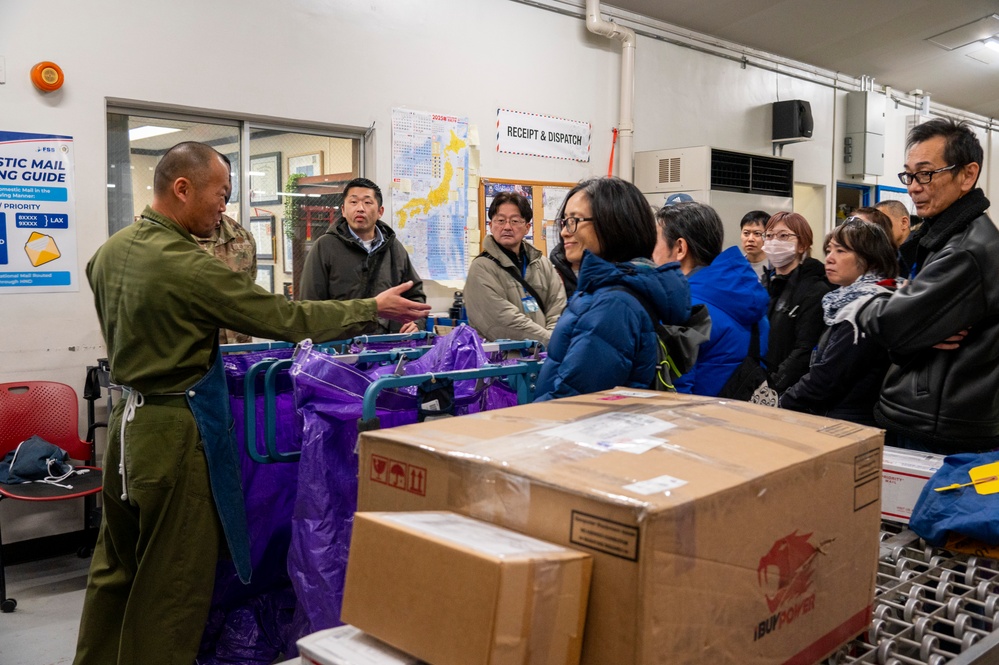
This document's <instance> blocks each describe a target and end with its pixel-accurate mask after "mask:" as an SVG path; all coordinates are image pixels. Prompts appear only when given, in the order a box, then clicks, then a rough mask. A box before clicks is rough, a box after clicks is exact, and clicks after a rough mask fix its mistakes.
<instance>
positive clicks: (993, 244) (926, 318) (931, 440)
mask: <svg viewBox="0 0 999 665" xmlns="http://www.w3.org/2000/svg"><path fill="white" fill-rule="evenodd" d="M988 207H989V202H988V199H986V198H985V195H984V194H983V193H982V191H981V190H980V189H976V190H973V191H972V192H970V193H969V194H967V195H965V196H964V197H962V198H960V199H958V200H957V201H955V202H954V204H952V205H951V207H950V208H948V209H947V210H945V211H944V212H943V213H941V214H940V215H938V216H937V217H936V218H932V219H927V220H925V222H924V224H923V226H924V229H921V233H920V234H919V235H915V234H914V237H911V238H910V239H909V241H907V242H906V243H905V245H903V250H911V249H912V247H911V246H910V247H906V245H909V244H910V243H917V244H918V245H917V251H916V252H915V253H914V256H915V258H916V270H917V272H916V276H915V278H914V279H913V280H912V282H911V283H910V284H908V285H906V286H904V287H902V288H900V289H899V290H898V292H896V293H895V295H893V296H892V297H891V298H877V299H874V300H872V301H871V302H870V303H868V305H867V306H866V307H865V308H864V309H863V310H861V312H860V315H859V316H858V322H859V323H860V326H861V328H862V329H863V330H865V331H867V332H868V333H869V334H870V335H871V337H873V338H874V339H875V340H877V341H879V342H880V343H881V344H883V345H884V346H886V347H887V348H888V350H889V352H890V353H891V359H892V363H893V364H892V366H891V367H890V368H889V370H888V374H887V376H886V377H885V382H884V386H883V389H882V392H881V399H880V401H879V402H878V405H877V407H876V408H875V417H876V418H877V420H878V422H879V423H881V425H882V426H884V427H885V428H886V429H890V430H893V431H895V432H897V433H899V434H901V435H903V436H907V437H910V438H913V439H916V440H919V441H922V442H924V443H926V444H927V445H929V446H930V447H931V448H933V449H935V450H936V451H937V452H941V453H954V452H962V451H963V452H973V451H980V450H985V449H989V448H994V447H996V446H997V445H999V390H997V387H999V231H997V230H996V227H995V226H994V225H993V223H992V220H990V219H989V217H988V215H985V214H984V211H985V210H987V209H988ZM962 330H967V331H968V336H967V337H965V338H964V340H963V341H962V342H961V344H960V348H958V349H956V350H953V351H947V350H939V349H934V348H933V345H934V344H938V343H939V342H941V341H943V340H945V339H947V338H948V337H950V336H952V335H954V334H956V333H958V332H960V331H962Z"/></svg>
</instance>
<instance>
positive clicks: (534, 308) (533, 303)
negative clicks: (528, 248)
mask: <svg viewBox="0 0 999 665" xmlns="http://www.w3.org/2000/svg"><path fill="white" fill-rule="evenodd" d="M520 277H521V280H522V281H521V285H522V289H523V291H522V292H523V293H524V296H523V297H522V298H521V299H520V302H521V303H522V305H523V307H524V311H525V312H526V313H528V314H533V313H534V312H538V311H540V310H541V307H540V306H539V305H538V301H537V299H536V298H535V297H534V296H533V295H531V294H529V293H527V289H524V288H523V285H526V284H527V256H524V257H523V258H522V259H521V261H520Z"/></svg>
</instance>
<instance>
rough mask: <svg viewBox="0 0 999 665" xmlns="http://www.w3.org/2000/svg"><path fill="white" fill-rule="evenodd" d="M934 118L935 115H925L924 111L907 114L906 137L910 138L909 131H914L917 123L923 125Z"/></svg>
mask: <svg viewBox="0 0 999 665" xmlns="http://www.w3.org/2000/svg"><path fill="white" fill-rule="evenodd" d="M932 119H933V116H931V115H923V114H922V113H914V114H911V115H907V116H905V136H906V138H908V136H909V132H911V131H912V128H913V127H915V126H916V125H921V124H923V123H924V122H929V121H930V120H932Z"/></svg>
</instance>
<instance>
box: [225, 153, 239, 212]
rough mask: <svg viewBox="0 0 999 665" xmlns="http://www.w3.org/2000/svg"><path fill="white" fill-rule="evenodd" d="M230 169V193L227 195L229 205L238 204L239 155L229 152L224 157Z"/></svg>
mask: <svg viewBox="0 0 999 665" xmlns="http://www.w3.org/2000/svg"><path fill="white" fill-rule="evenodd" d="M226 158H227V159H228V160H229V165H230V166H231V167H232V169H231V173H232V176H231V180H232V192H231V193H230V194H229V203H239V153H238V152H230V153H228V154H227V155H226Z"/></svg>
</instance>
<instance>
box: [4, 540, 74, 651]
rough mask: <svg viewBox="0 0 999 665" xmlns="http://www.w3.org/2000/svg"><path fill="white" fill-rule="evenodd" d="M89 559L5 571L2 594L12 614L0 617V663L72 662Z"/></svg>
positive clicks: (54, 560)
mask: <svg viewBox="0 0 999 665" xmlns="http://www.w3.org/2000/svg"><path fill="white" fill-rule="evenodd" d="M89 566H90V559H81V558H79V557H77V556H76V555H75V554H70V555H66V556H60V557H53V558H51V559H43V560H42V561H33V562H30V563H22V564H18V565H16V566H8V567H7V569H6V573H7V594H8V595H9V596H11V597H13V598H16V599H17V609H15V610H14V611H13V612H11V613H10V614H0V663H3V665H63V664H69V663H72V662H73V654H74V653H75V652H76V635H77V632H78V631H79V628H80V614H81V613H82V612H83V590H84V588H85V587H86V585H87V569H88V568H89Z"/></svg>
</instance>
